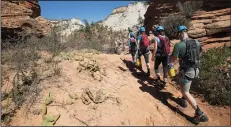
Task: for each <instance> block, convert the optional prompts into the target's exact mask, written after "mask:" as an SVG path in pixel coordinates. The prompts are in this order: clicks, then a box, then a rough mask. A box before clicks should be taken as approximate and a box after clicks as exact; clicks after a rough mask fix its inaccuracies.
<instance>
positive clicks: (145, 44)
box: [140, 34, 150, 48]
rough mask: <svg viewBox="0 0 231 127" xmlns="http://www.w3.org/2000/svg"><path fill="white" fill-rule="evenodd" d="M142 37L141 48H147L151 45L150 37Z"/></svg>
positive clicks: (143, 35)
mask: <svg viewBox="0 0 231 127" xmlns="http://www.w3.org/2000/svg"><path fill="white" fill-rule="evenodd" d="M141 37H142V39H141V42H140V47H141V48H147V47H148V46H149V45H150V42H149V39H148V36H147V35H146V34H142V35H141Z"/></svg>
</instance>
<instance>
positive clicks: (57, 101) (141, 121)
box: [10, 54, 230, 126]
mask: <svg viewBox="0 0 231 127" xmlns="http://www.w3.org/2000/svg"><path fill="white" fill-rule="evenodd" d="M94 58H95V59H96V60H97V61H98V62H99V64H100V67H102V68H104V69H105V70H106V74H107V75H106V76H105V77H104V78H103V80H102V81H101V82H100V81H97V80H94V79H93V78H92V76H90V75H89V74H88V73H87V72H84V71H83V72H78V71H77V69H76V68H77V67H78V66H79V64H78V62H77V61H72V60H62V61H61V62H60V63H59V66H61V67H62V75H61V76H57V77H51V78H49V79H47V80H43V81H42V82H41V83H40V87H41V88H42V92H41V94H40V96H38V99H37V101H36V102H35V104H33V106H32V107H31V108H30V109H29V110H30V112H27V113H26V112H25V111H28V109H27V108H25V107H22V108H21V109H20V110H18V111H17V113H16V115H15V117H14V118H13V120H12V122H11V124H10V125H12V126H17V125H21V126H31V125H34V126H35V125H36V126H40V125H41V123H42V116H41V115H35V113H33V112H34V111H36V110H38V109H40V108H41V106H42V102H43V101H44V97H45V96H46V95H47V94H48V92H51V94H52V96H53V98H54V102H53V103H52V104H50V105H49V106H48V112H52V113H54V114H58V113H60V114H61V117H60V118H59V120H58V121H57V122H56V124H55V125H56V126H64V125H66V126H71V125H73V126H79V125H83V126H84V125H92V126H104V125H114V126H120V125H141V126H146V125H150V126H152V125H155V126H157V125H159V126H162V125H165V126H166V125H168V126H180V125H181V126H193V125H194V124H192V123H191V122H190V121H189V120H187V119H189V118H190V116H193V115H194V111H193V110H192V108H191V107H188V108H187V109H181V111H177V108H176V107H177V103H176V102H175V101H176V98H177V97H180V96H181V94H180V93H179V90H177V89H176V88H175V87H174V86H173V85H172V84H168V86H167V89H166V90H159V89H158V87H157V86H156V85H155V84H154V82H153V80H152V79H151V78H147V77H145V76H142V75H138V74H139V73H138V74H137V73H133V72H131V71H130V70H129V67H130V65H131V64H130V63H131V62H130V60H131V57H130V55H125V56H123V58H124V62H123V61H122V60H121V56H119V55H105V54H101V55H96V56H94ZM126 65H127V66H126ZM152 68H153V64H152ZM151 73H153V69H152V72H151ZM83 88H89V89H91V90H93V91H96V90H98V89H101V88H102V89H104V91H106V95H107V96H108V98H107V99H106V100H105V101H104V102H103V103H99V104H94V103H93V102H91V104H90V105H85V104H83V102H82V100H81V99H77V100H75V101H74V102H73V100H71V99H70V97H69V93H76V94H77V95H78V96H79V97H80V96H81V94H82V91H83ZM197 101H198V103H199V105H200V106H201V109H202V110H203V111H204V112H205V113H206V114H207V115H208V118H209V121H208V122H206V123H200V124H199V125H201V126H208V125H210V126H211V125H213V126H214V125H215V126H218V125H224V126H228V125H230V108H229V107H215V106H210V105H208V104H207V103H206V102H202V101H201V99H199V98H197Z"/></svg>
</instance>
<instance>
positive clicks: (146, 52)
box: [139, 47, 150, 64]
mask: <svg viewBox="0 0 231 127" xmlns="http://www.w3.org/2000/svg"><path fill="white" fill-rule="evenodd" d="M149 54H150V49H149V47H147V48H145V49H140V51H139V58H140V57H141V56H142V55H143V56H144V60H145V63H146V64H147V63H149Z"/></svg>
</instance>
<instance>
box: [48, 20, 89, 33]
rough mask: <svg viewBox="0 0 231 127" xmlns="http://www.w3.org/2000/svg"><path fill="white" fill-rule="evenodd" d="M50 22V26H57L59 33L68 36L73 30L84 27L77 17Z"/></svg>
mask: <svg viewBox="0 0 231 127" xmlns="http://www.w3.org/2000/svg"><path fill="white" fill-rule="evenodd" d="M50 22H51V23H52V26H57V27H59V28H60V33H61V36H63V37H68V36H69V35H71V34H72V33H73V32H74V31H75V30H79V29H81V28H83V27H85V24H84V23H83V22H82V21H81V20H80V19H78V18H72V19H68V20H60V21H50Z"/></svg>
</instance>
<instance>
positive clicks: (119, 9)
mask: <svg viewBox="0 0 231 127" xmlns="http://www.w3.org/2000/svg"><path fill="white" fill-rule="evenodd" d="M127 8H128V7H119V8H116V9H114V10H113V11H112V15H113V14H118V13H123V12H125V11H126V10H127Z"/></svg>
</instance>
